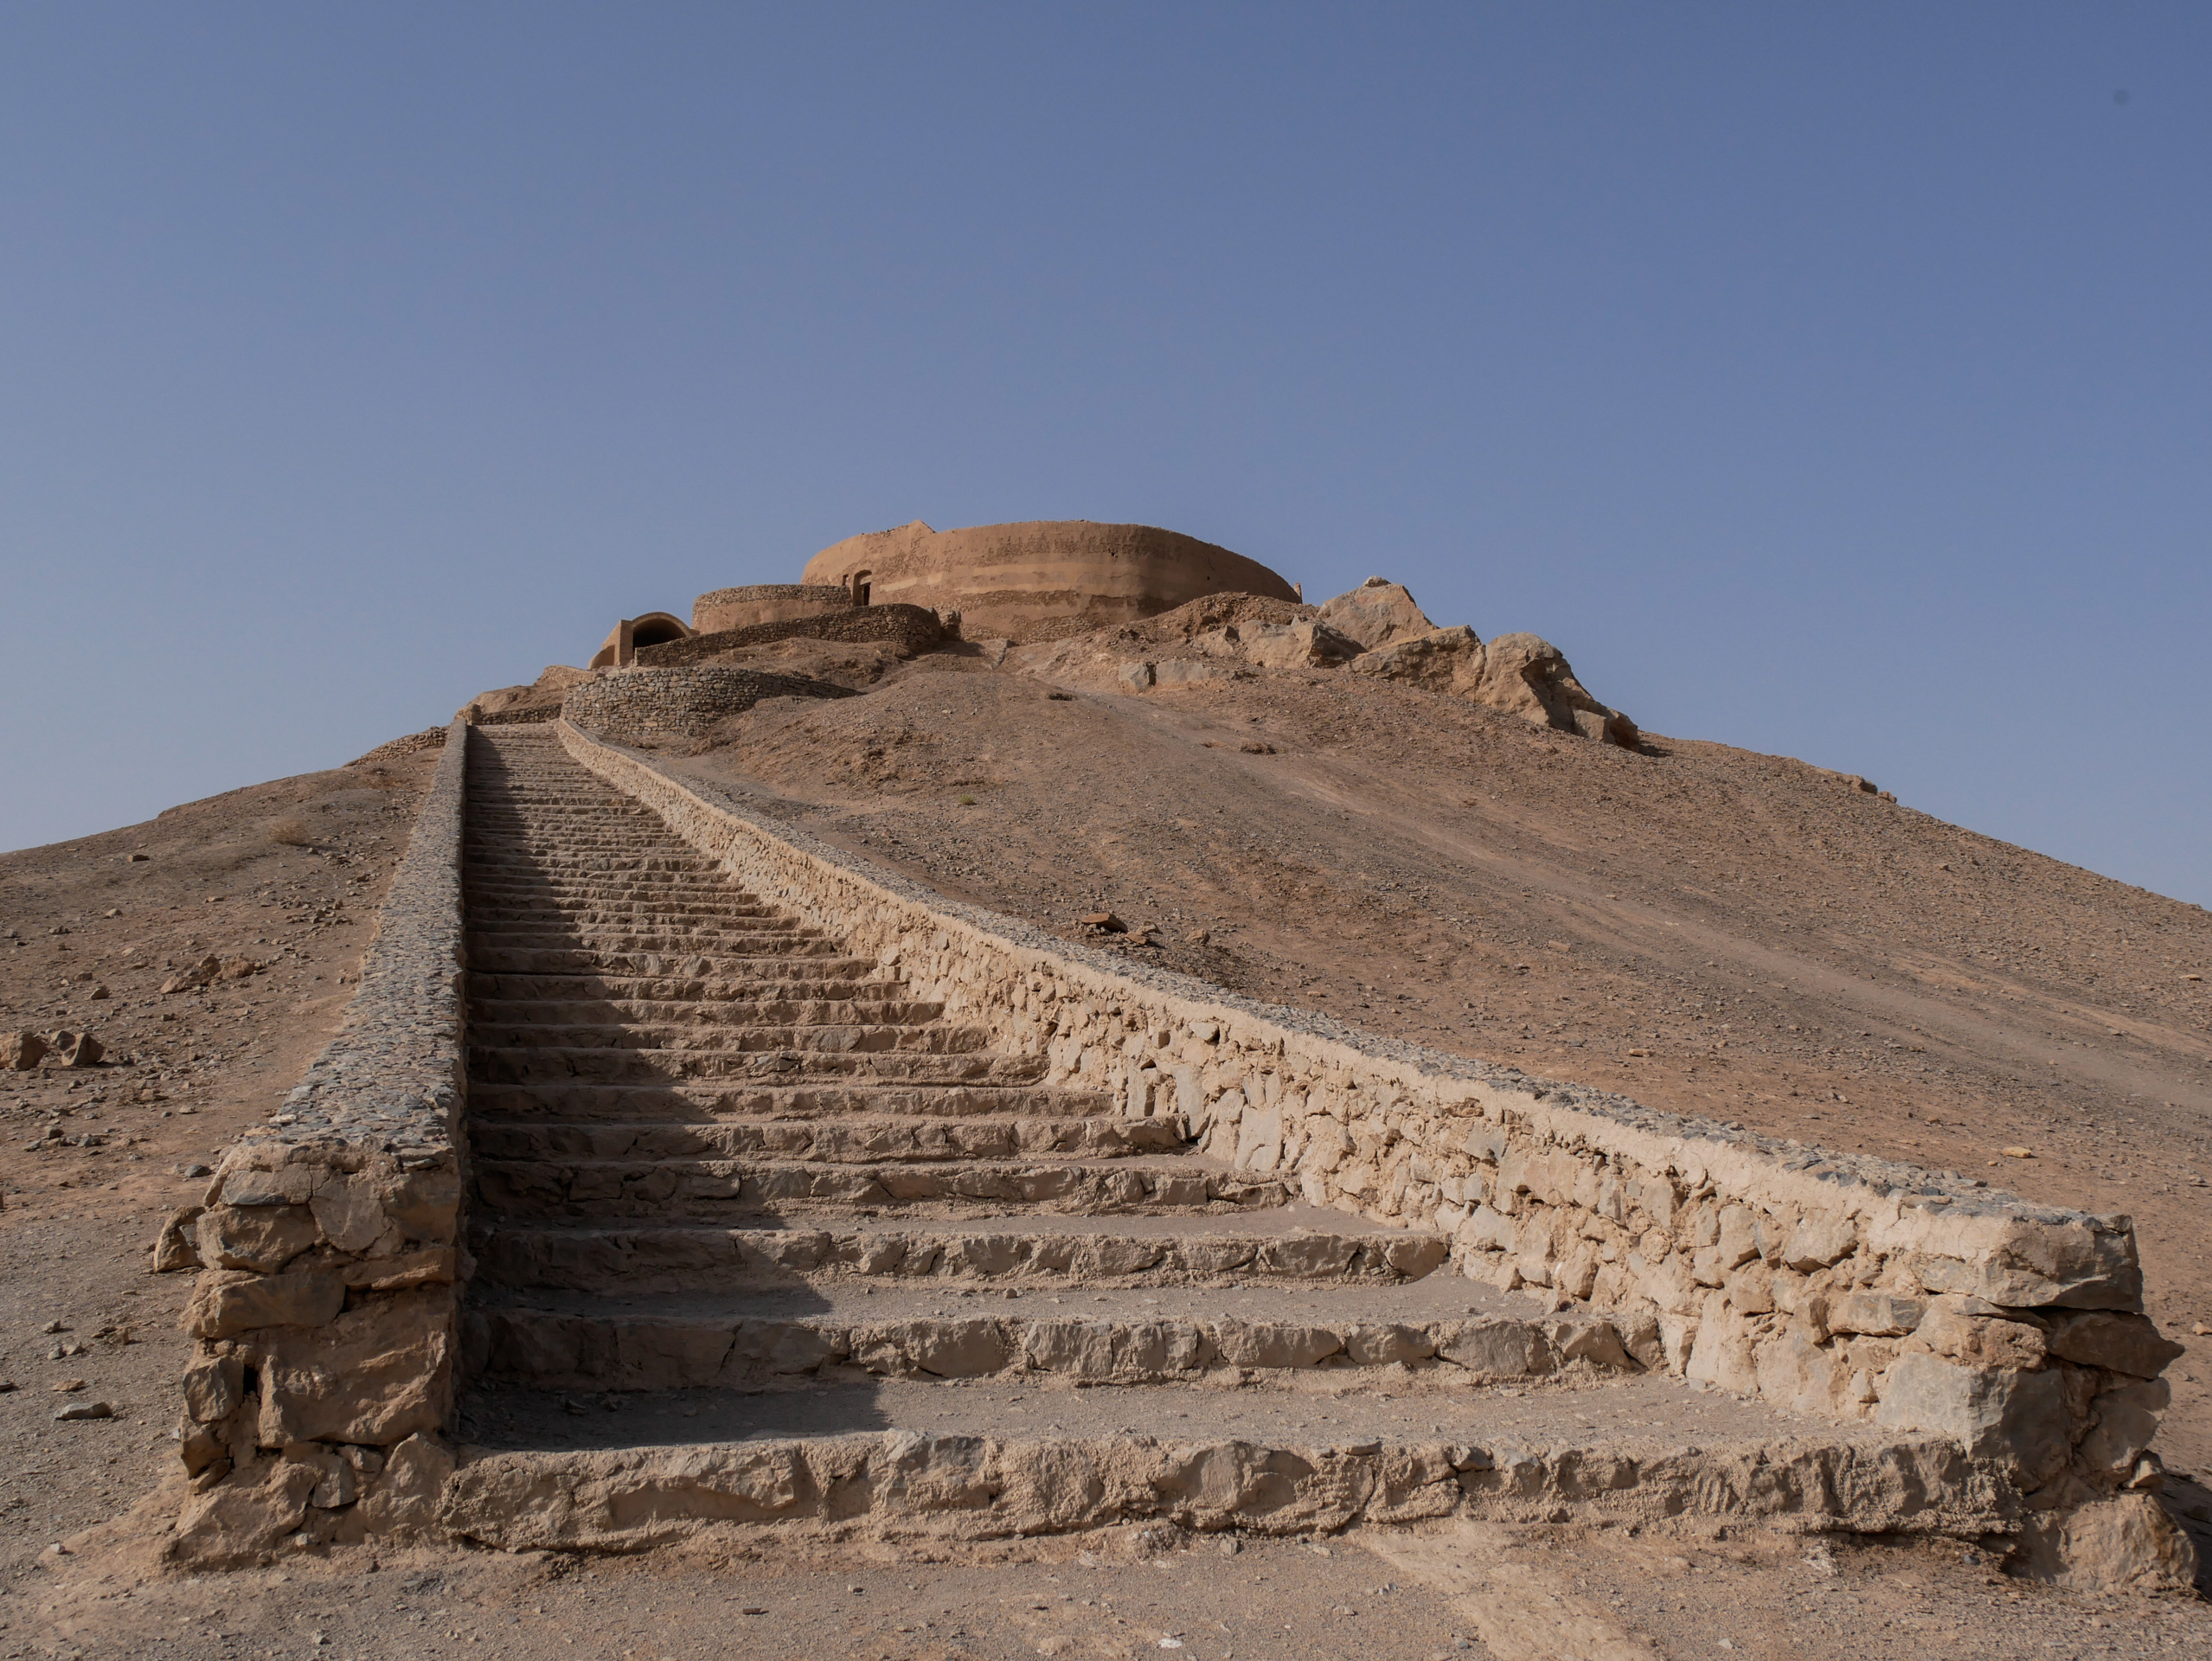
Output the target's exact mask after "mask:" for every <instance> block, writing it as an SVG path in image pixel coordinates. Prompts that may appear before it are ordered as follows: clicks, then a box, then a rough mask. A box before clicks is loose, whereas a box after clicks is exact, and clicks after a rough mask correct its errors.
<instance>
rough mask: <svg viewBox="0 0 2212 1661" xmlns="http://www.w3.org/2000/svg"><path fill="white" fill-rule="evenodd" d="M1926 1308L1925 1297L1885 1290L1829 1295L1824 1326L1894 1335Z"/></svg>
mask: <svg viewBox="0 0 2212 1661" xmlns="http://www.w3.org/2000/svg"><path fill="white" fill-rule="evenodd" d="M1926 1313H1927V1299H1922V1298H1900V1297H1898V1296H1897V1295H1896V1294H1895V1293H1894V1292H1845V1293H1843V1295H1842V1296H1841V1297H1839V1298H1834V1299H1830V1301H1829V1305H1828V1316H1827V1322H1828V1330H1829V1331H1831V1332H1863V1333H1865V1334H1866V1335H1867V1336H1869V1337H1901V1336H1902V1335H1903V1334H1905V1333H1907V1332H1910V1331H1912V1330H1913V1329H1914V1327H1916V1326H1918V1325H1919V1324H1920V1318H1921V1317H1922V1316H1924V1315H1925V1314H1926ZM2029 1364H2031V1365H2032V1364H2033V1363H2029Z"/></svg>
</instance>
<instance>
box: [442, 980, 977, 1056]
mask: <svg viewBox="0 0 2212 1661" xmlns="http://www.w3.org/2000/svg"><path fill="white" fill-rule="evenodd" d="M748 990H750V991H752V992H753V995H752V996H749V997H725V998H651V997H593V998H567V999H555V998H544V997H471V999H470V1000H469V1016H470V1022H471V1029H482V1030H484V1031H490V1030H491V1029H495V1028H520V1027H542V1028H554V1027H561V1028H567V1029H572V1030H574V1032H576V1033H578V1034H583V1033H586V1032H597V1031H599V1030H602V1029H609V1028H613V1027H619V1028H621V1029H623V1030H625V1031H656V1030H659V1029H664V1028H666V1029H682V1030H685V1031H690V1030H691V1029H696V1028H700V1027H711V1028H716V1029H721V1028H729V1029H738V1028H749V1027H760V1026H820V1025H823V1024H824V1023H828V1024H832V1025H840V1026H862V1027H910V1026H920V1025H922V1024H924V1023H927V1022H931V1021H934V1020H935V1019H937V1017H938V1016H939V1015H941V1014H943V1013H944V1010H945V1006H944V1005H943V1004H940V1003H938V1002H936V1001H935V1000H933V999H924V998H917V997H900V996H896V994H898V993H901V992H902V991H904V990H905V989H904V988H903V987H901V986H898V985H895V984H894V985H889V986H886V985H883V984H881V983H879V984H876V985H875V986H872V987H865V988H856V989H852V990H850V991H848V993H847V995H846V996H844V997H822V996H820V995H819V994H818V992H817V994H816V995H814V996H807V997H774V996H773V995H769V994H767V993H766V989H765V988H763V989H757V990H756V989H748ZM887 992H888V993H891V994H894V996H890V997H886V996H884V994H885V993H887ZM572 1042H589V1041H588V1040H585V1039H578V1040H573V1041H572ZM693 1042H696V1035H695V1036H694V1040H693Z"/></svg>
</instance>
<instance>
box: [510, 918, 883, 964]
mask: <svg viewBox="0 0 2212 1661" xmlns="http://www.w3.org/2000/svg"><path fill="white" fill-rule="evenodd" d="M467 940H468V947H469V961H470V962H471V963H475V962H478V961H479V959H478V952H548V951H551V952H558V951H567V952H577V951H583V952H593V953H595V954H621V953H638V952H682V953H685V954H690V953H695V952H696V953H705V954H708V955H710V956H715V957H738V958H757V957H772V956H774V955H776V954H777V953H779V952H788V953H790V954H791V955H792V956H795V957H820V958H837V957H843V956H844V955H845V952H844V948H843V946H842V945H840V944H838V943H837V942H834V941H831V940H824V938H823V937H822V936H821V934H819V933H817V932H816V931H814V930H812V929H807V928H793V929H789V930H785V931H782V932H778V931H774V930H770V929H744V930H741V929H734V928H723V927H716V926H714V925H712V924H707V925H702V926H701V927H696V928H669V927H660V928H650V929H647V928H621V927H613V926H612V925H600V924H576V925H572V926H569V927H561V928H548V927H545V926H544V925H543V924H540V923H495V924H492V925H490V926H489V927H482V926H479V925H478V924H477V923H475V922H473V921H471V923H470V924H469V928H468V936H467ZM599 960H601V961H608V960H612V959H611V957H601V958H600V959H599Z"/></svg>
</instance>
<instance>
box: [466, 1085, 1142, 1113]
mask: <svg viewBox="0 0 2212 1661" xmlns="http://www.w3.org/2000/svg"><path fill="white" fill-rule="evenodd" d="M469 1108H470V1112H471V1114H473V1115H475V1116H476V1117H477V1118H478V1119H486V1120H489V1119H512V1120H528V1119H540V1120H544V1119H561V1120H567V1121H587V1122H594V1123H605V1124H622V1123H628V1122H632V1121H635V1120H640V1119H645V1120H664V1119H685V1120H688V1121H697V1120H703V1119H721V1118H733V1119H734V1118H757V1119H766V1120H775V1119H832V1118H845V1117H856V1116H862V1115H869V1116H879V1117H891V1118H909V1119H914V1118H927V1119H978V1118H997V1117H1007V1116H1015V1117H1022V1118H1029V1119H1082V1118H1087V1117H1093V1116H1098V1115H1103V1114H1106V1113H1112V1110H1113V1104H1112V1099H1111V1098H1110V1097H1108V1096H1107V1095H1106V1093H1105V1092H1104V1091H1098V1090H1067V1089H1048V1088H1046V1087H1043V1086H1041V1085H981V1084H929V1083H909V1082H904V1081H899V1082H887V1083H875V1082H872V1081H864V1080H862V1079H858V1078H856V1079H854V1080H850V1081H834V1082H815V1083H807V1084H771V1085H737V1086H729V1087H720V1088H717V1087H713V1086H710V1085H671V1084H577V1083H574V1082H561V1083H555V1084H477V1085H473V1086H472V1087H471V1089H470V1091H469Z"/></svg>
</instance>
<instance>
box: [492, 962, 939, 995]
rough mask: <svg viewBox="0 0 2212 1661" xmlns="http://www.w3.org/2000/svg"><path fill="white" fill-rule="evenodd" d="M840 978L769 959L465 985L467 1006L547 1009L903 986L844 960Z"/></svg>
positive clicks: (499, 976) (881, 991) (890, 990)
mask: <svg viewBox="0 0 2212 1661" xmlns="http://www.w3.org/2000/svg"><path fill="white" fill-rule="evenodd" d="M843 963H844V964H845V965H848V966H847V967H846V968H845V969H844V971H843V972H842V973H837V974H825V973H824V972H822V971H821V970H820V969H818V968H814V967H812V966H811V965H804V964H802V965H794V968H795V969H796V970H797V972H793V973H787V972H785V970H784V968H783V966H782V965H781V964H780V962H779V960H778V959H773V958H768V959H761V960H760V964H759V965H758V966H757V967H756V968H755V969H754V970H753V972H750V973H747V974H743V975H728V976H711V977H710V976H683V975H610V974H562V975H526V974H504V973H487V972H483V971H475V972H471V973H470V974H469V976H468V977H467V979H466V983H465V984H466V985H467V987H468V992H469V997H470V1000H471V1004H478V1003H481V1002H484V1001H487V1000H496V1001H499V1002H504V1003H514V1002H517V1001H523V1000H537V1001H542V1002H552V1003H582V1002H594V1003H601V1004H604V1003H607V1002H612V1001H618V1000H619V1001H623V1002H638V1001H645V1002H651V1003H656V1004H718V1003H737V1002H743V1001H745V1000H747V999H751V998H779V997H798V998H802V999H810V998H854V997H868V996H869V995H870V994H875V995H879V996H881V995H898V994H901V993H903V992H904V991H905V990H906V983H905V982H903V981H901V980H895V979H892V978H888V977H887V976H885V975H884V974H883V973H882V972H881V971H880V970H877V969H876V968H875V965H872V964H869V962H867V961H866V960H865V959H859V958H848V959H843Z"/></svg>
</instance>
